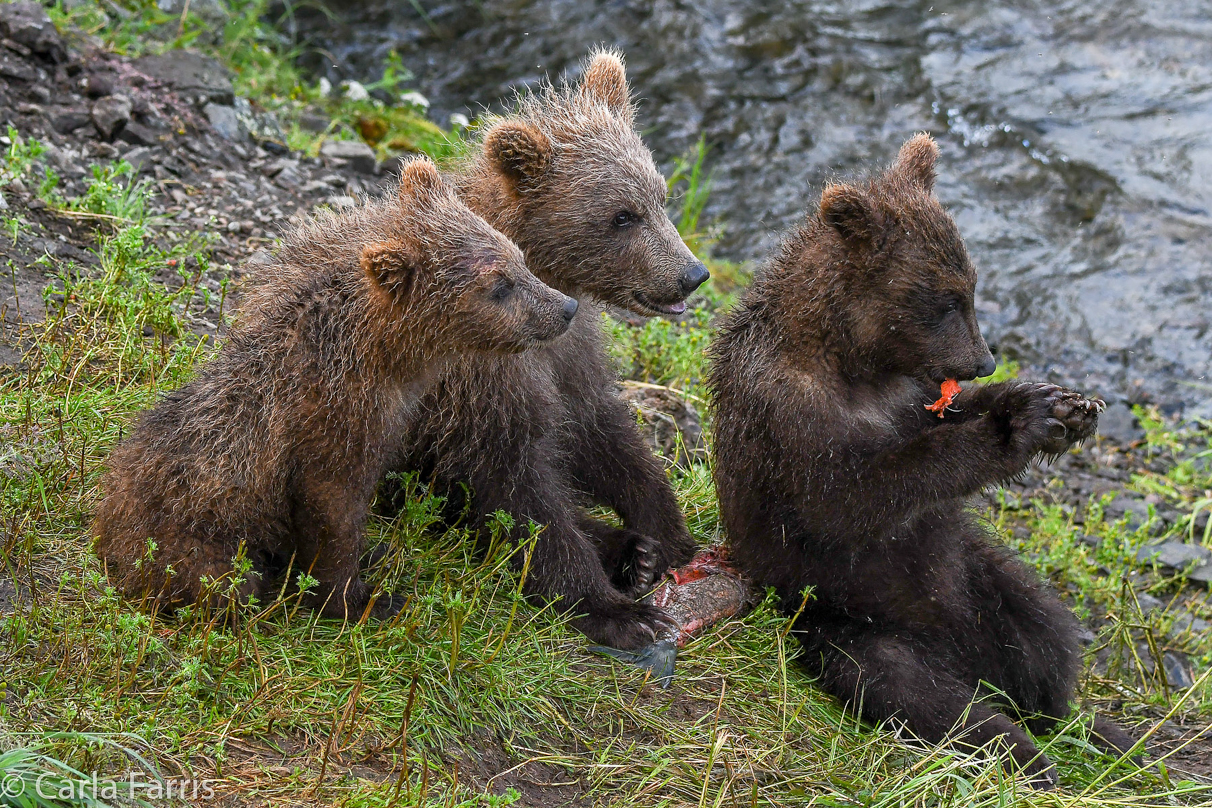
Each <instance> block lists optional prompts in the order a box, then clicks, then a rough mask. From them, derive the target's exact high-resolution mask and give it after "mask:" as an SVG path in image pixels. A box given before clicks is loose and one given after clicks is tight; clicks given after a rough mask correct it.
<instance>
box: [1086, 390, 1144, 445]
mask: <svg viewBox="0 0 1212 808" xmlns="http://www.w3.org/2000/svg"><path fill="white" fill-rule="evenodd" d="M1098 434H1099V435H1100V436H1101V437H1104V438H1109V439H1111V440H1113V441H1115V442H1116V443H1118V444H1121V445H1123V446H1128V445H1130V444H1132V443H1134V442H1136V441H1138V440H1143V439H1144V437H1145V430H1144V429H1142V428H1141V427H1140V424H1139V423H1138V422H1137V420H1136V415H1135V414H1134V413H1133V412H1132V408H1131V407H1129V406H1128V405H1127V404H1125V403H1124V402H1122V401H1117V402H1116V403H1114V404H1111V405H1109V406H1108V407H1107V409H1105V410H1103V411H1102V413H1101V414H1100V415H1099V416H1098Z"/></svg>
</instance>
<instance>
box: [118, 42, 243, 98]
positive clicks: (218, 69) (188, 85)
mask: <svg viewBox="0 0 1212 808" xmlns="http://www.w3.org/2000/svg"><path fill="white" fill-rule="evenodd" d="M133 66H134V68H135V69H136V70H138V71H139V72H140V73H143V74H144V75H146V76H147V77H149V78H152V79H155V80H156V81H158V82H160V83H161V84H164V85H166V86H168V87H170V88H171V89H173V90H176V91H177V92H178V93H180V94H181V95H183V96H186V97H188V98H192V99H194V101H195V102H197V103H199V104H200V105H204V104H206V103H212V104H223V105H231V104H232V103H233V102H234V101H235V100H236V94H235V91H234V90H233V89H232V85H231V75H230V74H229V73H228V72H227V68H225V67H224V66H223V65H221V64H219V62H217V61H215V60H214V59H211V58H210V57H207V56H203V55H202V54H200V53H195V52H194V51H186V50H177V51H170V52H168V53H164V54H160V55H156V56H142V57H140V58H138V59H136V60H135V61H134V63H133Z"/></svg>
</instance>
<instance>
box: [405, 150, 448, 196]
mask: <svg viewBox="0 0 1212 808" xmlns="http://www.w3.org/2000/svg"><path fill="white" fill-rule="evenodd" d="M445 192H446V188H445V186H444V185H443V183H442V174H441V173H440V172H439V171H438V167H437V166H436V165H434V164H433V162H432V161H431V160H430V159H429V158H428V157H415V158H413V159H412V160H409V161H408V162H407V163H405V164H404V166H403V167H402V168H401V169H400V190H399V194H400V201H401V202H403V203H404V204H406V205H411V204H416V203H426V202H430V201H432V200H433V199H434V198H435V197H437V196H439V195H441V194H443V193H445Z"/></svg>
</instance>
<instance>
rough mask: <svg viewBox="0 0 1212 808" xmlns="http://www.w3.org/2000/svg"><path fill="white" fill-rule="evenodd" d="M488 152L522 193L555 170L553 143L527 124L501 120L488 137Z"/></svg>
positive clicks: (491, 158) (485, 146)
mask: <svg viewBox="0 0 1212 808" xmlns="http://www.w3.org/2000/svg"><path fill="white" fill-rule="evenodd" d="M484 151H485V153H486V154H487V155H488V158H489V159H490V160H491V161H492V163H493V165H495V166H496V167H497V168H499V169H500V171H501V173H502V174H504V175H505V176H506V177H507V178H509V180H511V181H512V182H513V183H514V185H515V186H516V187H517V188H518V189H519V190H524V191H525V190H533V189H534V188H537V187H538V186H539V184H540V183H541V181H542V179H543V175H544V174H545V173H546V172H547V169H548V168H550V167H551V159H552V148H551V141H550V140H548V139H547V135H545V134H543V133H542V132H541V131H540V130H539V129H538V127H535V126H532V125H530V124H528V123H525V122H524V121H501V122H500V123H498V124H497V125H496V126H494V127H492V128H491V129H489V130H488V134H487V135H485V136H484Z"/></svg>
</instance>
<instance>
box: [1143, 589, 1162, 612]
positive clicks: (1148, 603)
mask: <svg viewBox="0 0 1212 808" xmlns="http://www.w3.org/2000/svg"><path fill="white" fill-rule="evenodd" d="M1136 602H1137V603H1139V604H1140V610H1141V612H1142V613H1143V614H1148V613H1149V612H1155V611H1157V610H1158V609H1160V608H1162V607H1163V606H1165V605H1166V604H1164V603H1162V602H1161V599H1160V598H1155V597H1153V596H1152V595H1150V594H1149V593H1148V592H1137V593H1136Z"/></svg>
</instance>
